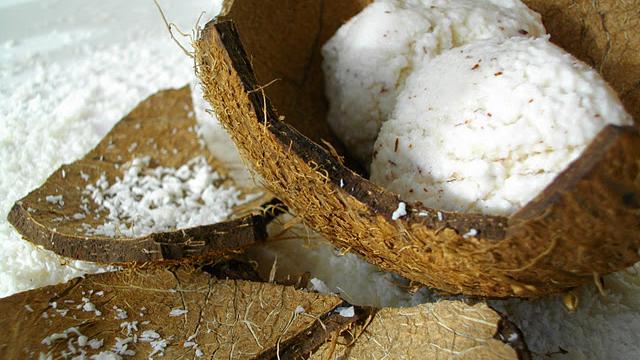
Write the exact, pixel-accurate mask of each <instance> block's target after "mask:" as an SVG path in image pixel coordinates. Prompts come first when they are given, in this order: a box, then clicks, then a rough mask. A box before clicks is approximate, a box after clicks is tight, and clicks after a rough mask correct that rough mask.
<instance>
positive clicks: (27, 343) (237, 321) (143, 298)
mask: <svg viewBox="0 0 640 360" xmlns="http://www.w3.org/2000/svg"><path fill="white" fill-rule="evenodd" d="M214 275H216V276H212V275H211V274H209V273H207V272H203V271H201V270H198V269H190V268H188V267H182V268H164V269H162V268H147V269H136V270H128V271H124V272H116V273H107V274H100V275H88V276H87V277H86V278H82V279H81V278H79V279H75V280H72V281H70V282H68V283H66V284H61V285H55V286H48V287H44V288H41V289H36V290H31V291H27V292H23V293H19V294H16V295H13V296H10V297H8V298H4V299H1V300H0V311H2V314H3V316H2V318H1V319H0V334H1V335H2V336H0V338H1V340H0V353H1V354H2V355H3V356H2V358H3V359H23V358H37V357H38V355H39V354H40V353H44V354H47V353H50V354H51V355H52V356H53V358H59V357H61V353H62V351H68V339H62V340H58V341H54V342H53V343H52V344H51V345H49V346H48V345H46V344H43V343H42V341H43V339H45V338H46V337H47V336H50V335H52V334H54V333H62V332H64V331H65V330H66V329H69V328H71V327H75V328H77V329H78V330H79V331H80V332H81V333H82V334H83V335H85V336H87V337H88V338H89V339H102V340H103V341H104V344H103V346H102V347H100V348H99V349H91V348H90V347H89V346H85V347H84V348H83V350H85V351H86V355H87V357H89V356H91V355H94V354H97V353H100V352H102V351H108V350H111V349H112V347H113V346H114V344H115V342H116V338H121V339H125V338H127V337H128V336H133V335H134V334H135V335H137V336H138V341H137V342H131V343H129V344H128V349H130V350H134V351H135V352H136V354H135V356H132V357H131V358H134V359H146V358H148V357H149V355H150V353H151V346H150V344H149V343H148V342H142V341H140V340H139V339H140V336H141V335H142V333H143V332H144V331H145V330H154V331H156V332H157V333H158V334H160V336H161V337H162V338H163V339H166V340H167V342H168V345H167V347H166V348H165V350H164V358H168V359H178V358H181V357H186V358H196V355H195V351H196V349H195V348H193V347H185V346H184V343H185V342H186V341H193V342H195V343H197V344H198V348H199V349H200V350H201V351H202V352H203V356H205V357H204V358H212V357H213V358H224V359H227V358H228V359H249V358H255V359H271V358H275V356H272V355H271V354H275V352H277V351H278V350H279V352H280V354H293V352H291V351H290V349H291V347H292V346H299V345H298V344H299V343H305V344H306V343H309V342H315V343H317V346H316V348H317V347H319V346H320V345H321V344H322V343H323V342H324V341H325V337H326V336H325V334H324V332H323V333H319V332H315V333H313V331H314V329H316V327H318V326H319V325H318V324H319V319H322V320H323V321H324V322H325V323H327V324H331V323H339V325H338V326H334V329H333V330H331V331H340V330H342V329H343V328H344V327H346V326H348V325H349V324H350V323H352V322H354V321H356V320H357V319H358V318H357V317H354V318H343V317H342V316H339V315H336V314H333V313H332V310H334V309H335V308H336V307H337V306H339V305H340V304H341V303H342V301H341V300H340V299H339V298H338V297H336V296H331V295H321V294H317V293H312V292H306V291H299V290H296V289H294V288H293V287H290V286H282V285H277V284H270V283H260V282H251V281H246V280H237V279H229V278H228V276H227V275H228V274H227V273H222V274H214ZM82 298H87V299H89V301H90V302H91V303H92V304H94V305H95V308H96V309H97V310H98V311H100V314H99V315H98V314H96V313H95V312H94V311H88V312H87V311H83V309H82V308H77V306H78V305H83V304H84V301H83V300H82ZM53 303H55V305H53ZM54 306H55V308H54ZM299 306H301V307H302V308H304V312H303V313H296V308H298V307H299ZM116 308H117V309H122V310H125V311H126V312H127V318H126V319H117V318H116V314H117V312H116ZM172 309H183V310H187V313H185V314H183V315H180V316H173V317H172V316H170V315H169V313H170V311H171V310H172ZM336 318H339V319H336ZM133 321H137V322H138V323H137V331H133V332H132V333H131V334H130V335H127V331H126V329H124V328H123V327H122V325H121V324H122V323H124V322H133ZM145 321H148V323H145ZM329 332H330V331H328V332H327V333H329ZM310 333H313V334H310ZM194 335H195V336H194ZM192 336H193V338H191V337H192ZM314 336H316V337H317V336H319V337H320V339H314ZM69 338H71V339H74V340H73V341H74V342H73V344H74V346H75V347H76V348H79V347H78V345H77V335H75V334H73V335H71V336H69ZM190 338H191V339H190ZM127 358H129V357H127Z"/></svg>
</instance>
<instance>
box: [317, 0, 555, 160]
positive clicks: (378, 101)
mask: <svg viewBox="0 0 640 360" xmlns="http://www.w3.org/2000/svg"><path fill="white" fill-rule="evenodd" d="M545 33H546V32H545V29H544V26H543V25H542V22H541V20H540V15H539V14H538V13H536V12H534V11H532V10H530V9H529V8H527V7H526V6H525V5H524V4H523V3H522V2H520V1H519V0H422V1H415V0H378V1H375V2H373V3H372V4H370V5H369V6H367V7H366V8H365V9H364V10H363V11H361V12H360V13H359V14H357V15H356V16H354V17H353V18H352V19H350V20H349V21H348V22H347V23H345V24H344V25H343V26H342V27H340V29H338V31H337V32H336V34H335V35H334V36H333V37H332V38H331V39H330V40H329V41H327V43H326V44H325V45H324V46H323V48H322V55H323V70H324V74H325V84H326V85H325V90H326V95H327V98H328V101H329V112H328V116H327V118H328V122H329V125H330V126H331V128H332V129H333V131H334V132H335V133H336V135H337V136H338V138H339V139H340V140H341V141H342V142H343V143H344V144H345V146H346V147H347V148H348V149H349V151H350V153H351V154H352V155H353V156H354V157H355V158H356V159H357V160H359V161H361V162H362V164H366V165H368V164H369V162H370V160H371V153H372V148H373V144H374V142H375V139H376V136H377V134H378V131H379V129H380V126H381V124H382V122H384V121H385V120H386V119H387V118H388V116H389V115H390V113H391V111H392V110H393V107H394V105H395V100H396V97H397V95H398V93H399V91H400V89H401V88H402V85H403V84H404V79H405V77H406V76H407V74H409V73H410V72H411V71H413V69H414V67H415V64H419V63H422V62H423V61H424V59H428V58H432V57H433V56H436V55H438V54H439V53H441V52H442V51H443V50H447V49H450V48H453V47H457V46H460V45H464V44H467V43H470V42H473V41H476V40H481V39H490V38H494V39H495V38H507V37H511V36H527V35H529V36H541V35H544V34H545Z"/></svg>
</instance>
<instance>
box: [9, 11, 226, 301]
mask: <svg viewBox="0 0 640 360" xmlns="http://www.w3.org/2000/svg"><path fill="white" fill-rule="evenodd" d="M160 3H161V5H162V7H163V9H164V10H165V12H166V15H167V17H168V18H169V19H170V21H174V22H176V23H177V24H178V25H179V26H180V28H181V29H183V30H187V31H190V29H192V28H193V26H194V24H195V22H196V20H197V18H198V16H199V14H200V12H201V11H202V10H209V9H211V8H213V2H210V1H207V0H198V1H196V0H192V1H166V0H165V1H161V2H160ZM209 15H210V14H209ZM192 69H193V63H192V61H191V59H189V58H187V57H186V56H185V55H184V54H183V53H182V52H181V51H180V50H179V49H178V48H177V47H176V45H175V44H174V43H173V42H172V41H171V39H170V38H169V36H168V34H167V31H166V29H165V27H164V24H163V23H162V21H161V18H160V16H159V14H158V11H157V9H156V8H155V5H154V4H153V2H152V1H126V0H118V1H84V0H65V1H9V2H7V1H4V2H2V5H1V10H0V174H2V176H0V296H6V295H9V294H12V293H14V292H16V291H20V290H26V289H30V288H33V287H37V286H42V285H47V284H53V283H57V282H61V281H65V280H67V279H69V278H71V277H74V276H78V275H80V274H82V273H83V272H84V271H96V270H99V269H100V268H99V267H96V266H94V265H91V264H88V263H83V262H78V261H70V260H65V259H62V258H59V257H57V256H55V255H54V254H52V253H50V252H47V251H44V250H41V249H38V248H36V247H34V246H32V245H31V244H30V243H27V242H25V241H23V240H21V238H20V236H19V235H18V234H17V233H16V232H15V231H14V230H13V228H12V227H11V226H10V225H9V224H8V223H7V222H6V216H7V213H8V211H9V209H10V208H11V206H12V205H13V203H14V202H15V201H16V200H18V199H19V198H21V197H23V196H24V195H26V194H27V193H28V192H29V191H30V190H32V189H34V188H36V187H37V186H39V185H40V184H41V183H42V182H43V181H44V180H45V179H46V177H47V176H48V175H49V174H50V173H51V172H53V171H54V170H55V169H56V168H58V166H60V165H61V164H63V163H69V162H72V161H73V160H75V159H76V158H78V157H80V156H82V155H84V153H85V152H87V151H88V150H90V149H91V148H92V147H93V146H94V145H95V144H96V143H97V142H98V141H99V140H100V138H101V137H102V136H103V135H104V134H105V133H106V132H107V131H108V130H109V129H110V128H111V127H112V126H113V125H114V124H115V122H116V121H117V120H119V119H120V118H121V117H122V116H123V115H125V114H127V113H128V112H129V111H130V110H131V109H132V108H133V107H134V106H135V105H136V104H137V103H138V102H140V101H141V100H143V99H145V98H146V97H147V96H149V95H151V94H152V93H154V92H156V91H157V90H159V89H163V88H170V87H181V86H183V85H185V84H187V83H188V82H189V81H191V80H192V78H193V71H192ZM63 264H67V265H63Z"/></svg>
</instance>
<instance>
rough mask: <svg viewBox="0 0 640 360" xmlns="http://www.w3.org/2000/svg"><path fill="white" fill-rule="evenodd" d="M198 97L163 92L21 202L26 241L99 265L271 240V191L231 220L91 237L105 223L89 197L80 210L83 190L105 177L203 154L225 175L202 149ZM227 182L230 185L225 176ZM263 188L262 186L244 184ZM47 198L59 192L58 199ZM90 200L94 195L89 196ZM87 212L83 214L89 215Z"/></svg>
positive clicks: (15, 213)
mask: <svg viewBox="0 0 640 360" xmlns="http://www.w3.org/2000/svg"><path fill="white" fill-rule="evenodd" d="M193 114H194V112H193V102H192V99H191V93H190V91H189V88H188V87H185V88H183V89H179V90H165V91H161V92H159V93H157V94H155V95H152V96H151V97H149V98H148V99H146V100H145V101H143V102H142V103H140V104H139V105H138V106H137V107H136V108H135V109H134V110H133V111H132V112H131V113H130V114H129V115H127V116H126V117H125V118H123V119H122V120H121V121H120V122H119V123H118V124H116V125H115V127H114V128H113V129H112V130H111V131H110V132H109V133H108V134H107V135H106V137H105V138H104V139H103V140H102V141H101V142H100V143H99V144H98V145H97V146H96V147H95V148H94V149H93V150H91V152H89V153H88V154H87V155H85V156H84V157H83V158H82V159H79V160H77V161H75V162H74V163H72V164H69V165H63V166H62V167H60V168H59V169H58V170H57V171H55V172H54V173H53V174H52V175H51V176H50V177H49V178H48V179H47V180H46V181H45V183H44V184H43V185H42V186H40V187H39V188H37V189H35V190H34V191H32V192H31V193H29V194H28V195H27V196H26V197H24V198H23V199H21V200H19V201H17V202H16V204H15V205H14V206H13V208H12V209H11V211H10V213H9V216H8V220H9V222H10V223H11V224H12V225H13V226H14V227H15V228H16V229H17V230H18V232H19V233H20V234H21V235H22V236H23V237H24V238H26V239H27V240H28V241H31V242H33V243H34V244H36V245H40V246H42V247H44V248H45V249H48V250H51V251H53V252H55V253H57V254H59V255H62V256H65V257H69V258H73V259H80V260H88V261H94V262H100V263H127V262H146V261H158V260H175V259H181V258H186V257H203V256H206V257H211V256H217V255H220V254H223V253H228V252H233V251H238V250H239V249H242V248H244V247H246V246H248V245H251V244H253V243H255V242H256V241H262V240H264V239H265V238H266V236H267V234H266V224H267V223H268V221H269V220H270V218H271V217H270V215H269V214H266V213H265V212H264V211H263V210H264V209H262V208H261V204H263V203H265V202H268V201H269V200H270V199H271V195H269V194H265V195H264V196H261V197H259V198H257V199H255V201H251V202H250V203H248V204H246V205H244V206H242V207H239V208H237V209H235V213H234V217H233V218H232V219H230V220H229V221H225V222H221V223H217V224H211V225H205V226H197V227H192V228H185V229H177V230H174V231H166V232H160V233H152V234H149V235H145V236H140V237H137V238H128V237H124V236H116V237H107V236H97V235H87V234H86V232H85V231H84V230H83V227H82V226H83V224H89V225H91V226H93V227H95V226H97V225H99V224H102V223H103V222H104V221H105V217H106V212H99V213H96V212H94V210H95V209H96V205H95V204H94V203H93V201H89V202H88V203H87V204H86V206H88V207H89V209H90V210H91V211H90V212H89V213H88V214H86V213H85V212H83V210H82V207H81V206H82V198H83V197H85V198H86V197H88V195H83V190H84V189H85V188H86V186H87V184H93V183H95V182H96V180H97V179H98V178H99V177H100V176H101V175H103V174H104V175H105V176H106V178H107V180H108V181H109V183H113V181H114V179H115V178H116V177H122V174H123V172H124V164H126V163H127V162H129V161H131V160H132V159H134V158H137V157H143V156H150V157H151V164H150V166H154V167H155V166H164V167H173V168H178V167H180V166H181V165H182V164H185V163H187V162H188V161H189V160H191V159H193V158H195V157H197V156H204V157H205V158H206V159H207V162H208V163H209V164H210V165H211V166H212V168H213V169H215V170H216V171H218V172H219V173H221V175H222V176H223V177H225V175H226V174H225V173H224V168H223V166H222V164H219V163H218V162H217V160H216V159H215V158H214V156H213V155H212V154H211V153H210V152H209V151H208V150H207V149H206V148H205V147H204V145H203V144H202V143H201V141H200V140H199V138H198V134H197V133H196V120H195V118H194V115H193ZM225 181H226V183H232V179H229V178H227V180H225ZM243 190H246V192H247V193H255V192H260V191H262V190H259V189H256V188H250V189H243ZM48 196H61V198H60V200H61V202H59V203H52V202H50V201H47V197H48ZM89 198H90V197H89ZM83 216H84V217H83Z"/></svg>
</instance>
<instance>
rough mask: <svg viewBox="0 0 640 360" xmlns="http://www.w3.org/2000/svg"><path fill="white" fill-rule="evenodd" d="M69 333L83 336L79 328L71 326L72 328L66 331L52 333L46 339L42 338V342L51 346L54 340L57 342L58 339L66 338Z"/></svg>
mask: <svg viewBox="0 0 640 360" xmlns="http://www.w3.org/2000/svg"><path fill="white" fill-rule="evenodd" d="M69 334H76V335H77V336H81V335H82V334H81V333H80V331H79V330H78V328H76V327H70V328H68V329H66V330H65V331H63V332H61V333H54V334H51V335H49V336H47V337H45V338H44V339H42V341H41V343H42V345H46V346H51V345H53V343H54V342H56V341H58V340H64V339H67V338H69Z"/></svg>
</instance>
